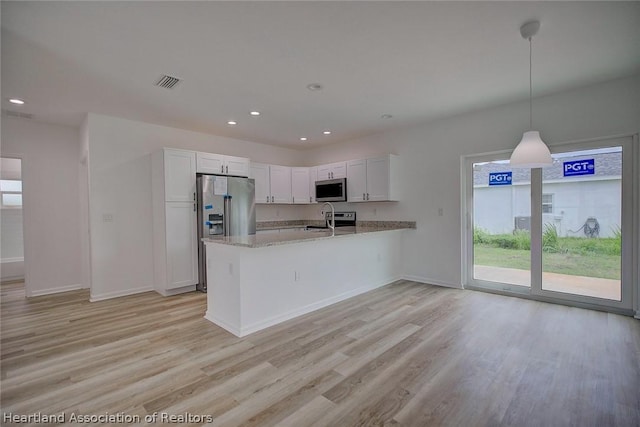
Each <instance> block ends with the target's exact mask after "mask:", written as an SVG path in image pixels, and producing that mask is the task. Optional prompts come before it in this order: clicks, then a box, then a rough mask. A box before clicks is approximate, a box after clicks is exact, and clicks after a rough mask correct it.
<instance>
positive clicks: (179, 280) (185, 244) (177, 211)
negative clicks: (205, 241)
mask: <svg viewBox="0 0 640 427" xmlns="http://www.w3.org/2000/svg"><path fill="white" fill-rule="evenodd" d="M165 205H166V221H167V224H166V231H167V282H168V283H167V289H173V288H180V287H183V286H189V285H195V284H196V283H198V264H197V260H198V246H197V232H196V212H195V210H194V206H195V204H194V203H193V202H167V203H165Z"/></svg>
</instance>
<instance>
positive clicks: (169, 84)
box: [156, 75, 180, 89]
mask: <svg viewBox="0 0 640 427" xmlns="http://www.w3.org/2000/svg"><path fill="white" fill-rule="evenodd" d="M178 83H180V79H179V78H177V77H171V76H167V75H164V76H162V77H160V80H158V81H157V82H156V86H160V87H163V88H165V89H173V88H174V87H175V86H176V85H177V84H178Z"/></svg>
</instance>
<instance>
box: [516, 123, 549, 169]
mask: <svg viewBox="0 0 640 427" xmlns="http://www.w3.org/2000/svg"><path fill="white" fill-rule="evenodd" d="M509 163H510V164H511V166H512V167H514V168H544V167H547V166H551V165H552V164H553V159H552V158H551V153H550V152H549V147H547V144H545V143H544V141H543V140H542V139H541V138H540V132H538V131H535V130H530V131H528V132H525V133H524V134H523V135H522V140H521V141H520V143H519V144H518V146H517V147H516V149H515V150H513V154H511V160H510V161H509Z"/></svg>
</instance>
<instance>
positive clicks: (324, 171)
mask: <svg viewBox="0 0 640 427" xmlns="http://www.w3.org/2000/svg"><path fill="white" fill-rule="evenodd" d="M316 170H317V174H318V177H317V179H318V181H324V180H325V179H330V178H329V177H330V176H331V170H332V167H331V165H322V166H318V167H317V169H316Z"/></svg>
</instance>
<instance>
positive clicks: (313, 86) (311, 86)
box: [307, 83, 322, 92]
mask: <svg viewBox="0 0 640 427" xmlns="http://www.w3.org/2000/svg"><path fill="white" fill-rule="evenodd" d="M307 89H309V90H311V91H314V92H315V91H318V90H322V85H321V84H320V83H309V84H308V85H307Z"/></svg>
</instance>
